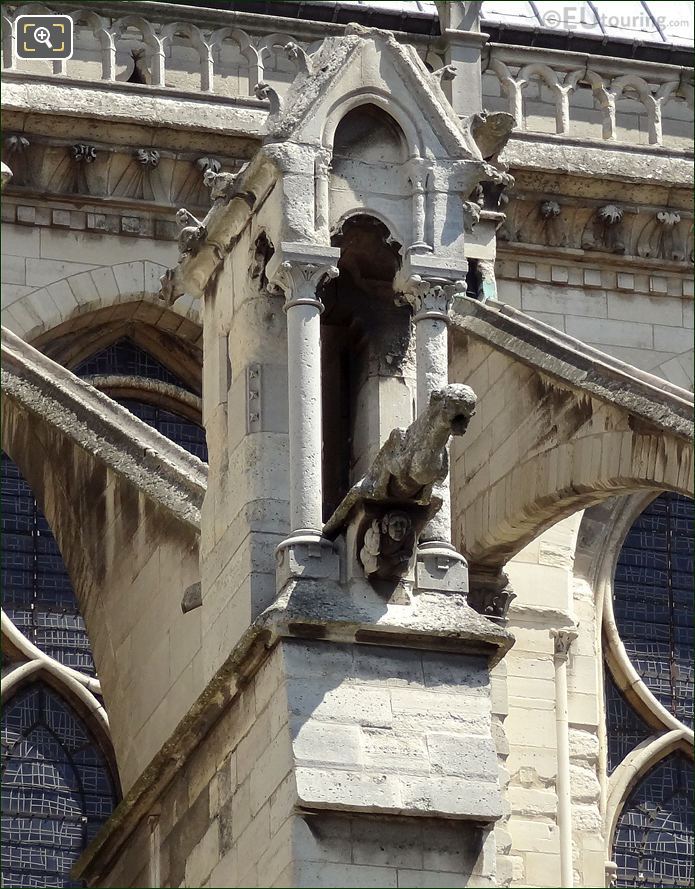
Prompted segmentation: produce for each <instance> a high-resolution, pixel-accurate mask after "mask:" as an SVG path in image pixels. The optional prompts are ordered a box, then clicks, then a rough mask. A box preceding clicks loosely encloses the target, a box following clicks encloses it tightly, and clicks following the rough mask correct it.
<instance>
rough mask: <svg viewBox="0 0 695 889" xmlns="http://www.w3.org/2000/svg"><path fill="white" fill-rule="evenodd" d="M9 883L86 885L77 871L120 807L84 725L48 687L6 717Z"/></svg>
mask: <svg viewBox="0 0 695 889" xmlns="http://www.w3.org/2000/svg"><path fill="white" fill-rule="evenodd" d="M2 748H3V765H2V801H3V802H2V815H3V828H2V882H3V885H4V886H13V887H14V886H56V887H62V886H79V885H82V884H81V883H78V882H76V881H74V880H73V879H72V878H71V877H70V868H71V867H72V865H73V864H74V863H75V861H76V860H77V859H78V857H79V856H80V854H81V853H82V851H83V850H84V849H85V847H86V845H87V843H89V841H90V840H91V839H92V838H93V837H94V836H95V835H96V833H97V831H98V830H99V828H100V827H101V826H102V825H103V823H104V822H105V821H106V819H107V818H108V817H109V815H110V814H111V812H112V811H113V809H114V806H115V805H116V802H117V790H116V783H115V781H114V778H113V776H112V775H111V773H110V771H109V768H108V766H107V764H106V762H105V759H104V757H103V755H102V752H101V750H100V748H99V746H98V744H97V743H96V741H95V740H94V738H93V737H92V736H91V734H90V732H89V731H88V729H87V727H86V726H85V725H84V723H83V722H82V721H81V720H80V719H79V717H78V716H77V715H76V714H75V712H74V711H73V710H72V708H70V707H69V706H68V705H67V704H66V703H65V701H64V700H63V699H62V698H61V697H60V696H59V695H58V694H56V692H54V691H53V690H52V689H49V688H48V687H47V686H46V685H44V684H42V683H35V684H33V685H31V686H30V687H29V688H28V689H26V690H24V691H20V692H18V693H17V695H15V697H13V698H12V699H11V700H10V701H9V702H8V703H7V704H6V705H5V707H4V708H3V714H2Z"/></svg>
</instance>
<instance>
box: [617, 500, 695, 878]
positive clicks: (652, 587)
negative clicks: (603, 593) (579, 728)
mask: <svg viewBox="0 0 695 889" xmlns="http://www.w3.org/2000/svg"><path fill="white" fill-rule="evenodd" d="M693 526H694V522H693V502H692V501H691V500H690V499H688V498H686V497H684V496H682V495H679V494H675V493H672V492H666V493H663V494H661V495H659V496H658V497H657V498H655V499H654V500H653V501H652V502H651V503H649V504H648V505H647V507H646V508H645V509H644V510H643V511H642V512H641V514H640V515H639V516H638V517H637V519H636V520H635V521H634V522H633V523H632V525H631V527H630V529H629V531H628V533H627V535H626V537H625V539H624V541H623V545H622V548H621V550H620V553H619V556H618V559H617V563H616V567H615V573H614V576H613V582H612V595H611V596H610V597H609V599H608V601H607V611H606V616H605V618H604V619H605V620H607V621H608V624H609V629H610V626H613V632H609V633H608V636H607V638H608V639H609V640H610V639H612V640H613V641H612V642H610V643H609V644H610V645H611V648H609V649H608V652H607V654H608V655H610V659H609V660H610V669H608V668H607V669H606V674H605V682H604V692H605V718H606V734H607V750H606V754H607V770H608V773H609V775H610V779H609V820H611V821H612V823H613V825H614V829H613V831H612V837H611V851H612V857H613V859H614V862H615V867H616V879H615V885H616V886H621V887H622V886H625V887H627V886H644V887H647V886H649V887H664V889H665V887H676V886H690V885H692V882H693V817H692V808H691V802H690V800H691V796H692V773H693V766H692V759H691V756H690V749H691V745H692V720H693V715H692V713H693V671H692V662H691V661H692V643H693V629H692V627H693V601H692V576H693ZM616 648H617V649H622V652H619V651H616V650H613V649H616ZM613 671H617V672H614V673H613ZM611 673H613V675H611ZM627 687H630V688H631V689H632V691H631V694H630V700H629V701H628V700H627V699H626V698H625V697H624V696H623V694H622V692H621V691H620V690H619V689H620V688H627ZM655 726H657V727H656V728H655ZM684 751H687V754H686V753H684ZM611 809H612V814H611V812H610V810H611ZM609 834H610V832H609Z"/></svg>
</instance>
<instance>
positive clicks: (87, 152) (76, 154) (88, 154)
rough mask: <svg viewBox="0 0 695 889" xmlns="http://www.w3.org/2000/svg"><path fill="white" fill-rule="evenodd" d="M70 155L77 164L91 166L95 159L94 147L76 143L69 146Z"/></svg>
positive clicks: (95, 151)
mask: <svg viewBox="0 0 695 889" xmlns="http://www.w3.org/2000/svg"><path fill="white" fill-rule="evenodd" d="M70 155H71V157H72V159H73V160H74V161H77V163H78V164H92V163H94V161H95V160H96V159H97V150H96V148H95V147H94V145H89V144H87V143H86V142H76V143H75V144H74V145H71V146H70Z"/></svg>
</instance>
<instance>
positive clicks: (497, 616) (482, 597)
mask: <svg viewBox="0 0 695 889" xmlns="http://www.w3.org/2000/svg"><path fill="white" fill-rule="evenodd" d="M468 577H469V585H470V589H469V593H468V604H469V605H470V606H471V608H473V609H474V610H475V611H477V612H478V614H483V615H485V617H487V618H489V619H490V620H493V621H495V622H496V623H503V622H504V621H505V620H506V619H507V614H508V612H509V606H510V605H511V604H512V602H513V600H514V599H516V593H515V592H514V590H513V589H512V586H511V584H510V583H509V578H508V577H507V574H506V573H505V572H504V571H501V570H494V569H493V570H490V571H485V570H475V569H474V568H470V569H469V575H468Z"/></svg>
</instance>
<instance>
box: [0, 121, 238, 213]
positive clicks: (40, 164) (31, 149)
mask: <svg viewBox="0 0 695 889" xmlns="http://www.w3.org/2000/svg"><path fill="white" fill-rule="evenodd" d="M60 147H63V148H64V150H65V151H66V152H67V153H68V154H69V157H70V158H71V161H72V163H71V164H65V162H64V157H65V155H63V156H62V157H61V152H60V151H56V150H55V149H56V148H60ZM3 148H4V152H5V156H6V158H7V159H8V160H9V161H10V164H11V165H12V167H13V170H14V168H15V167H16V169H17V171H19V173H18V174H17V175H15V178H14V180H13V183H12V191H13V192H14V190H15V189H16V188H17V189H21V188H24V187H26V188H31V189H32V191H39V192H41V194H42V195H45V196H51V195H55V196H56V197H59V196H61V195H70V196H74V195H75V194H79V195H81V196H82V197H85V198H87V199H89V198H95V199H99V200H104V199H105V200H109V199H113V200H115V201H118V202H119V204H120V205H122V203H123V202H124V201H128V200H130V199H132V200H134V201H136V202H137V210H136V211H135V212H134V213H132V214H130V215H140V214H141V213H142V202H143V201H146V202H148V203H152V204H156V205H157V206H159V207H161V206H166V207H167V208H170V207H171V205H172V204H173V205H175V206H176V205H177V204H178V205H179V206H180V205H181V204H182V203H184V202H185V203H187V204H189V205H192V206H195V207H196V208H198V207H207V206H209V196H208V193H207V191H206V188H205V185H204V183H203V177H204V176H205V175H206V173H207V172H214V173H216V174H219V175H224V174H223V173H222V169H223V167H225V168H227V169H228V170H229V169H231V170H232V171H238V170H239V169H240V168H241V167H242V166H243V164H242V161H240V160H237V159H229V158H227V159H220V158H217V157H212V156H205V157H203V158H201V157H195V156H193V157H191V155H190V154H189V153H187V152H186V153H184V152H177V151H169V150H165V149H160V148H156V149H155V148H138V149H135V150H133V149H132V148H129V147H127V146H125V145H123V146H111V145H105V144H99V143H91V142H82V141H80V142H72V143H71V142H69V141H67V140H61V139H53V138H51V137H45V136H32V139H31V141H29V140H28V139H26V138H25V137H24V136H22V135H20V134H13V135H10V136H7V137H6V138H5V140H4V144H3ZM155 171H156V175H154V176H153V175H151V174H152V173H154V172H155ZM201 172H202V174H203V175H202V176H201ZM125 215H127V214H125Z"/></svg>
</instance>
